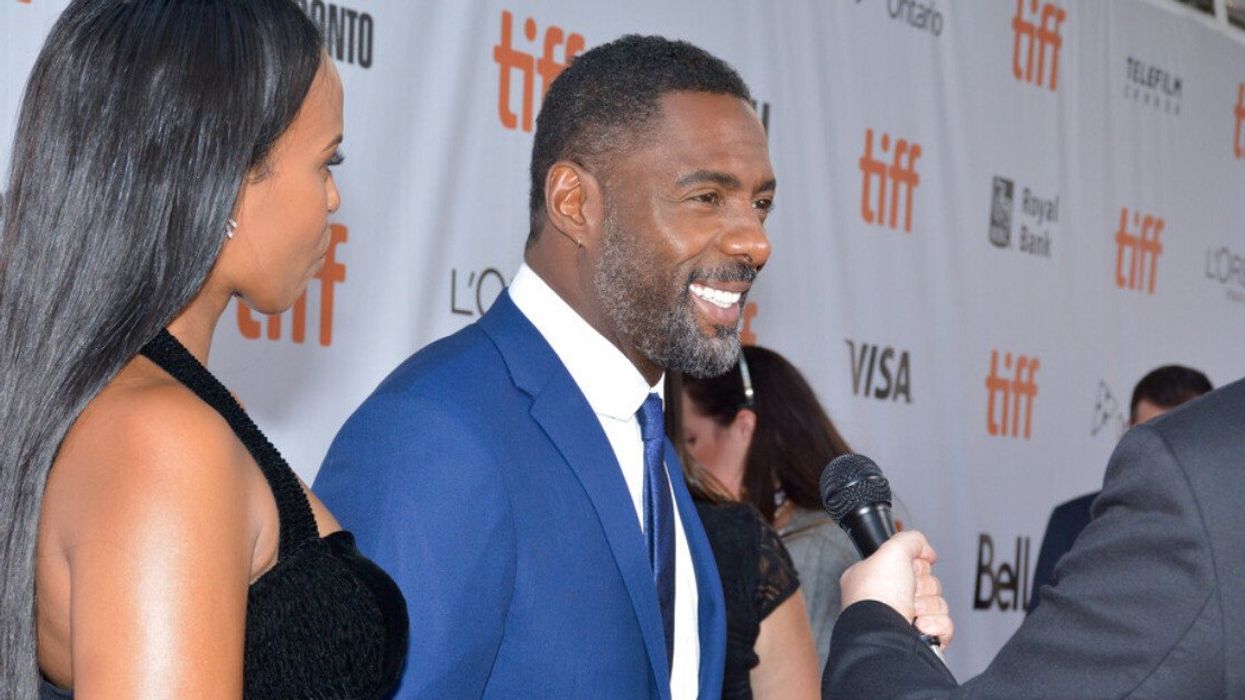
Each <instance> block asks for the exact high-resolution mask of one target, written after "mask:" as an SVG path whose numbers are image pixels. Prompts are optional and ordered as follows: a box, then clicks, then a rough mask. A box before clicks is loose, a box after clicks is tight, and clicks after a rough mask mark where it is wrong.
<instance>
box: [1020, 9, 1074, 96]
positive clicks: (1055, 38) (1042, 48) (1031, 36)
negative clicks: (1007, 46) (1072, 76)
mask: <svg viewBox="0 0 1245 700" xmlns="http://www.w3.org/2000/svg"><path fill="white" fill-rule="evenodd" d="M1067 16H1068V13H1067V11H1066V10H1064V9H1063V8H1061V7H1059V6H1058V5H1056V4H1054V3H1052V2H1039V0H1029V13H1028V17H1026V13H1025V0H1016V16H1015V17H1013V18H1012V31H1013V32H1015V37H1014V39H1013V41H1012V75H1014V76H1016V79H1017V80H1020V81H1023V82H1026V83H1033V84H1034V85H1036V86H1038V87H1042V85H1043V84H1045V85H1046V87H1048V88H1050V90H1051V91H1052V92H1054V91H1055V88H1056V87H1058V84H1059V48H1060V47H1061V46H1063V38H1062V37H1061V36H1060V35H1059V25H1060V24H1062V23H1063V21H1064V19H1066V18H1067ZM1035 19H1036V20H1037V21H1036V22H1034V21H1033V20H1035ZM1048 54H1049V56H1048ZM1048 58H1049V61H1048V60H1047V59H1048ZM1048 65H1049V66H1050V79H1049V81H1048V80H1047V72H1046V69H1047V66H1048Z"/></svg>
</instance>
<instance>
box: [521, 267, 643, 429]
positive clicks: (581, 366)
mask: <svg viewBox="0 0 1245 700" xmlns="http://www.w3.org/2000/svg"><path fill="white" fill-rule="evenodd" d="M509 292H510V299H511V301H513V302H514V305H515V306H517V307H518V308H519V311H521V312H523V315H524V316H526V317H527V319H528V320H529V321H531V322H532V325H534V326H536V330H537V331H539V332H540V334H541V335H542V336H544V338H545V340H546V341H548V343H549V345H550V346H551V347H552V348H553V352H554V353H555V354H556V355H557V356H558V359H560V360H561V361H562V364H563V365H565V366H566V369H567V371H568V372H570V373H571V378H572V379H574V380H575V384H577V385H578V386H579V390H580V391H582V392H583V394H584V397H585V398H587V399H588V405H589V406H591V407H592V411H593V412H594V413H596V414H598V415H606V416H609V417H611V418H614V419H616V420H623V421H625V420H630V419H632V418H634V417H635V414H636V411H638V410H640V405H641V404H643V403H644V399H646V398H648V395H649V394H650V393H652V392H656V393H657V395H658V396H661V395H662V380H661V379H658V380H657V385H656V386H652V387H650V386H649V385H648V383H647V382H645V381H644V375H642V374H640V371H639V370H638V369H636V367H635V365H633V364H631V360H628V359H627V357H626V355H623V354H622V351H621V350H619V349H618V348H617V347H615V346H614V344H613V343H611V342H610V341H608V340H606V338H605V336H603V335H601V334H600V333H598V332H597V330H596V329H595V328H593V327H592V326H591V325H590V324H589V323H588V322H587V321H585V320H584V318H583V317H582V316H580V315H579V313H578V312H576V311H575V310H574V309H572V308H571V306H570V305H569V304H567V303H566V301H564V300H563V299H562V297H560V296H558V293H557V292H555V291H553V288H552V287H550V286H549V284H548V283H546V282H545V281H544V280H543V279H541V277H540V275H538V274H536V271H535V270H533V269H532V268H530V267H528V266H527V263H523V264H522V265H520V266H519V271H518V272H517V273H516V274H515V276H514V281H513V282H511V283H510V288H509Z"/></svg>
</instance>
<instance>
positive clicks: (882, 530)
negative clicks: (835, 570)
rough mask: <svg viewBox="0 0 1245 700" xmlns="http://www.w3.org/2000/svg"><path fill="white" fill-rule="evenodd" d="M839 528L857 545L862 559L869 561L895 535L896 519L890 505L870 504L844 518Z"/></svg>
mask: <svg viewBox="0 0 1245 700" xmlns="http://www.w3.org/2000/svg"><path fill="white" fill-rule="evenodd" d="M839 526H840V527H842V528H843V529H844V530H846V531H847V536H848V537H850V538H851V539H852V544H854V545H856V551H858V552H860V558H861V559H868V558H869V556H870V555H872V554H873V553H874V552H876V551H878V547H881V546H882V543H883V542H885V541H886V540H889V539H890V538H891V535H893V534H895V518H894V517H893V516H892V515H891V506H890V504H889V503H870V504H868V505H864V506H861V507H859V508H857V509H856V510H854V511H852V512H851V513H848V514H847V515H845V516H843V519H842V520H840V521H839Z"/></svg>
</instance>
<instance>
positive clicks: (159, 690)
mask: <svg viewBox="0 0 1245 700" xmlns="http://www.w3.org/2000/svg"><path fill="white" fill-rule="evenodd" d="M133 404H134V405H133V406H131V407H129V408H127V409H126V410H125V411H119V412H118V415H115V416H106V417H105V416H97V417H95V419H94V420H93V424H94V427H93V429H91V430H89V431H84V432H78V433H76V434H75V435H73V437H72V444H70V443H71V441H67V443H66V445H64V446H63V447H62V456H63V458H64V461H63V462H62V463H60V464H58V467H63V468H64V469H63V472H62V474H59V475H57V479H56V483H55V488H56V489H57V490H58V492H57V494H56V499H57V501H58V502H59V503H60V505H61V506H63V507H62V508H60V509H59V512H57V513H56V514H55V515H52V516H50V517H51V521H50V522H49V523H48V524H49V526H50V528H51V529H50V530H49V531H48V532H47V533H45V534H47V535H48V536H50V537H54V538H56V546H55V547H54V551H59V552H61V553H62V554H63V556H64V561H65V564H66V566H67V568H68V572H69V582H70V587H71V588H70V591H71V595H70V619H71V624H72V639H71V644H70V649H71V656H72V673H73V677H72V685H73V690H74V693H75V697H77V698H79V699H80V700H91V699H92V698H122V697H124V698H167V697H194V698H238V697H240V696H241V694H242V686H243V682H242V669H243V646H244V639H245V623H246V597H247V586H248V583H249V580H250V576H251V568H252V559H253V555H254V539H255V534H256V524H257V519H256V516H255V514H254V513H252V512H251V509H252V508H253V506H252V505H251V504H253V503H254V502H255V501H254V500H252V499H249V498H248V494H249V490H248V489H249V488H251V486H252V485H253V482H252V481H250V479H249V477H250V476H251V474H250V472H251V471H253V470H254V466H253V465H252V464H251V463H250V462H249V461H248V459H247V457H246V453H245V451H244V449H243V448H242V446H241V445H240V444H239V443H238V442H237V440H236V439H235V438H234V436H233V434H232V433H231V432H230V431H229V429H228V427H227V426H226V425H225V424H224V423H223V421H221V420H220V418H219V416H217V415H216V414H215V413H214V412H212V411H211V409H210V408H208V407H207V406H205V405H203V404H202V403H201V402H199V401H198V400H197V399H194V398H193V397H190V396H189V394H188V393H187V392H185V391H184V390H182V389H181V388H180V387H178V388H176V389H159V390H155V391H152V392H150V395H149V396H146V397H144V400H143V401H141V402H138V401H135V402H133Z"/></svg>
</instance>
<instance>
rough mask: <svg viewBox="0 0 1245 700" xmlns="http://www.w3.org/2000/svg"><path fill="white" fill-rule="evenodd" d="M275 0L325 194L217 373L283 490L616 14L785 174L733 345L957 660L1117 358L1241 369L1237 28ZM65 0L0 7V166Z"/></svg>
mask: <svg viewBox="0 0 1245 700" xmlns="http://www.w3.org/2000/svg"><path fill="white" fill-rule="evenodd" d="M298 2H299V3H300V4H301V5H302V6H304V7H305V9H306V10H307V12H308V13H310V14H311V15H312V16H313V17H314V18H315V19H316V20H317V21H319V22H321V23H322V24H323V26H324V27H325V29H326V31H327V33H328V45H329V46H328V48H329V52H330V54H331V55H332V56H333V57H334V58H335V59H336V60H337V61H338V65H339V69H340V71H341V74H342V77H343V79H344V82H345V86H346V142H345V147H344V150H345V152H346V153H347V161H346V164H345V165H343V166H342V167H341V168H340V169H339V170H338V183H339V186H340V188H341V190H342V195H343V199H344V204H343V205H342V208H341V210H340V211H339V212H338V214H337V215H336V217H335V221H336V226H335V228H334V231H335V234H334V238H333V241H334V245H333V247H332V248H331V251H330V257H329V260H328V262H327V264H326V265H325V267H324V271H323V272H322V273H321V275H320V277H319V279H317V280H314V281H313V282H312V284H311V285H310V288H309V289H308V291H307V295H306V297H305V299H304V301H303V302H301V303H300V304H299V305H298V306H297V307H296V308H295V309H293V310H292V311H290V312H288V313H286V314H285V315H283V316H281V317H279V318H267V317H260V316H258V315H254V314H251V313H249V312H248V311H247V310H246V309H242V308H237V309H233V308H231V309H230V310H229V312H228V313H227V315H226V317H225V319H224V321H223V323H222V324H221V326H220V329H219V331H218V333H217V336H216V344H215V347H214V350H213V355H212V358H211V364H212V367H213V369H214V370H216V371H217V372H218V373H219V374H220V375H221V376H222V377H223V378H224V379H225V381H226V383H227V384H229V385H230V386H231V387H232V388H233V389H234V390H235V391H236V392H237V393H238V394H239V395H240V396H241V397H242V399H243V400H244V401H245V403H246V404H247V405H248V406H249V407H250V409H251V410H252V411H253V413H254V414H255V417H256V419H257V421H258V422H259V424H260V425H261V426H263V427H264V428H265V429H266V430H267V431H268V432H269V434H270V436H271V437H272V438H273V440H274V442H275V443H276V444H277V445H278V446H280V447H281V448H282V449H283V450H284V452H285V453H286V455H287V456H288V457H289V458H290V461H291V462H292V463H293V464H294V465H295V467H296V469H297V470H298V471H299V473H300V474H301V475H302V476H303V477H304V478H305V479H307V480H308V481H310V480H312V479H313V478H314V476H315V473H316V469H317V468H318V465H319V463H320V460H321V458H322V456H323V454H324V452H325V450H326V448H327V446H328V444H329V441H330V440H331V439H332V437H333V435H334V433H335V432H336V430H337V428H338V426H340V425H341V423H342V422H343V421H344V420H345V418H346V416H347V415H348V414H349V413H350V411H351V410H352V409H353V408H354V407H355V406H356V405H357V404H358V403H359V402H360V401H361V400H362V399H363V398H364V397H365V396H366V395H367V394H368V392H369V391H370V390H371V389H372V387H373V386H374V385H375V384H376V383H377V382H378V381H379V380H380V379H381V378H382V377H383V376H384V375H385V374H386V373H387V372H388V371H389V370H390V369H391V368H392V367H393V366H394V365H395V364H397V363H398V362H399V361H400V360H401V359H403V358H404V357H406V356H407V355H408V354H409V353H411V352H412V351H414V350H416V349H418V348H420V347H421V346H423V345H425V344H426V343H428V342H430V341H432V340H434V339H436V338H438V337H441V336H443V335H446V334H448V333H452V332H454V331H455V330H457V329H459V328H461V327H462V326H464V325H465V324H468V323H471V322H472V321H473V320H474V319H476V318H478V317H479V316H480V314H481V313H482V312H483V310H485V309H486V308H488V306H489V304H490V303H491V301H492V300H493V299H494V297H495V296H496V295H497V293H498V292H499V291H500V290H501V289H502V288H503V286H504V285H505V284H506V283H507V282H508V281H509V280H510V279H511V278H512V276H513V274H514V272H515V270H516V268H517V266H518V264H519V262H520V258H521V254H522V250H523V241H524V237H525V235H526V230H527V225H526V221H527V209H526V202H527V192H528V179H527V165H528V156H529V151H530V148H531V140H532V134H531V129H532V124H533V118H534V114H535V112H536V111H537V110H538V109H539V106H540V99H541V96H542V94H543V91H544V88H545V86H546V85H547V84H548V82H549V81H550V80H551V79H552V77H553V76H554V75H556V73H557V71H559V70H560V69H561V68H562V66H563V65H564V64H565V62H566V61H567V59H568V58H569V57H571V56H573V55H574V54H576V53H578V52H581V51H583V50H584V49H585V48H586V47H591V46H593V45H596V44H599V43H602V42H605V41H608V40H610V39H612V38H614V37H617V36H619V35H620V34H623V33H627V32H641V33H660V34H664V35H666V36H670V37H678V38H684V39H687V40H690V41H692V42H694V43H696V44H699V45H701V46H703V47H705V48H707V49H709V50H710V51H712V52H714V53H716V54H718V55H720V56H722V57H724V58H726V59H727V60H728V61H730V62H731V63H732V64H733V65H734V66H735V67H736V68H738V70H739V71H740V72H741V73H742V74H743V76H744V77H745V79H746V80H747V81H748V83H749V84H750V85H751V87H752V89H753V91H754V94H755V96H756V98H757V100H758V105H757V107H758V112H759V113H760V114H761V116H762V118H763V119H764V121H765V122H766V125H767V128H768V130H769V134H770V139H771V144H772V152H773V161H774V165H775V168H776V170H777V173H778V178H779V182H780V183H781V184H780V187H779V194H778V198H777V210H776V212H775V214H774V215H773V217H772V218H771V219H770V225H769V229H770V234H771V237H772V239H773V244H774V255H773V258H772V260H771V262H770V264H769V265H768V267H767V268H766V270H765V271H764V272H763V273H762V274H761V277H760V278H759V280H758V284H757V287H756V289H755V293H754V302H753V303H751V304H750V308H749V310H748V313H747V319H748V320H747V327H746V329H745V330H746V333H747V338H748V339H749V340H750V341H752V342H758V343H761V344H764V345H767V346H770V347H773V348H775V349H777V350H779V351H781V352H783V353H784V354H786V355H787V356H789V357H790V358H792V360H793V361H794V362H795V363H796V364H797V365H798V366H799V367H800V368H801V369H802V370H803V371H804V372H805V373H806V374H807V376H808V377H809V378H810V380H811V381H812V382H813V384H814V386H815V387H816V389H817V390H818V392H819V394H820V396H821V398H822V400H823V401H824V402H825V404H826V405H827V406H828V408H829V410H830V412H831V415H832V416H833V418H834V419H835V421H836V422H837V423H838V424H839V426H840V427H841V428H842V430H843V432H844V434H845V435H846V436H847V438H848V440H849V441H850V442H851V443H852V444H853V445H854V446H855V447H856V448H857V449H859V450H860V451H862V452H865V453H866V454H869V455H871V456H873V457H874V458H875V459H876V460H877V461H878V462H879V463H880V464H881V465H882V466H883V468H884V469H885V470H886V471H887V473H888V475H890V477H891V479H892V482H893V483H894V484H895V486H896V489H897V491H898V492H899V493H901V494H902V497H903V500H904V501H905V503H906V505H907V507H908V509H909V510H910V512H911V515H912V520H913V521H914V524H915V525H916V526H918V527H920V528H922V529H924V530H926V531H927V532H928V533H929V534H930V535H931V537H932V539H933V541H934V543H935V544H936V546H937V547H938V549H939V550H940V553H941V561H940V564H939V567H938V568H939V570H940V575H941V577H942V579H943V581H944V582H945V585H946V591H947V597H948V598H949V600H950V601H951V605H952V610H953V613H954V615H955V617H956V619H957V622H958V629H959V633H958V639H957V643H956V645H955V646H954V647H953V648H952V649H951V653H950V654H949V656H948V660H949V662H950V664H951V666H952V668H953V670H955V671H956V673H957V674H958V675H960V676H961V677H964V676H966V675H968V674H973V673H976V672H978V671H980V670H981V669H982V668H984V666H985V665H986V664H987V663H988V661H989V660H990V658H991V657H992V656H993V654H994V653H995V651H996V650H997V649H998V647H999V646H1000V645H1001V644H1002V642H1003V641H1004V640H1005V639H1006V638H1007V637H1008V636H1009V635H1010V634H1011V632H1012V631H1013V630H1014V629H1015V627H1016V626H1017V625H1018V624H1019V623H1020V621H1021V619H1022V615H1023V613H1022V612H1019V611H1018V610H1019V609H1020V608H1022V607H1023V604H1024V602H1025V600H1026V598H1027V597H1028V592H1027V591H1028V588H1029V585H1030V581H1031V572H1032V569H1033V565H1034V563H1035V561H1036V558H1037V550H1038V547H1039V545H1040V540H1041V535H1042V530H1043V528H1044V525H1045V522H1046V517H1047V515H1048V513H1049V511H1050V508H1051V507H1052V506H1053V505H1054V504H1056V503H1057V502H1060V501H1063V500H1066V499H1068V498H1071V497H1073V496H1077V495H1080V494H1082V493H1085V492H1088V491H1091V490H1093V489H1095V488H1097V486H1098V485H1099V483H1100V481H1101V476H1102V472H1103V469H1104V467H1105V464H1106V459H1107V456H1108V455H1109V453H1110V451H1111V449H1112V447H1113V445H1114V443H1115V441H1116V440H1117V439H1118V438H1119V436H1120V434H1121V432H1122V430H1123V423H1124V420H1125V414H1126V413H1127V402H1128V396H1129V392H1130V391H1131V387H1132V385H1133V383H1134V382H1135V381H1136V380H1137V379H1138V378H1139V377H1140V376H1141V375H1142V374H1143V373H1144V372H1146V371H1147V370H1149V369H1151V368H1152V367H1154V366H1157V365H1159V364H1162V363H1167V362H1180V363H1184V364H1189V365H1192V366H1195V367H1198V368H1201V369H1203V370H1204V371H1206V372H1207V373H1208V374H1209V375H1210V377H1211V379H1212V380H1213V381H1214V382H1215V383H1216V384H1222V383H1225V382H1227V381H1229V380H1231V379H1234V378H1236V377H1238V376H1240V375H1242V374H1245V369H1243V365H1245V363H1243V359H1245V358H1243V355H1242V353H1243V350H1242V348H1243V347H1245V226H1243V224H1242V222H1243V221H1245V196H1243V193H1245V126H1243V122H1245V43H1243V42H1242V39H1243V38H1245V37H1242V36H1239V33H1236V34H1238V35H1237V36H1233V34H1234V32H1233V31H1232V30H1229V29H1226V28H1223V27H1220V26H1217V25H1215V24H1214V23H1213V22H1211V21H1209V20H1206V19H1204V18H1202V17H1199V16H1195V15H1194V14H1193V13H1191V12H1189V11H1187V10H1185V9H1184V8H1182V7H1178V6H1176V5H1174V4H1167V3H1165V2H1162V0H1152V1H1143V0H1115V1H1112V2H1096V1H1092V0H1080V1H1074V0H1057V1H1052V0H1017V1H1016V2H1011V1H1010V0H978V1H963V2H950V1H948V0H855V1H848V0H834V1H831V2H827V1H825V0H800V1H796V0H789V1H787V2H782V3H767V2H757V1H755V0H729V1H727V0H695V1H692V0H687V1H683V2H670V1H668V0H636V1H635V2H628V3H615V2H608V3H607V2H583V1H582V0H576V1H572V0H496V1H494V0H482V1H479V2H431V1H413V0H343V1H342V2H326V1H323V0H298ZM64 4H65V3H64V1H63V0H0V26H2V27H3V32H4V34H3V35H4V37H5V38H4V41H3V43H2V45H0V56H2V60H3V73H2V76H0V138H2V142H3V146H0V156H3V160H4V161H5V162H6V163H7V160H8V153H9V148H10V144H9V142H10V140H11V136H10V135H11V134H12V129H13V122H14V118H15V114H16V110H17V103H18V101H19V99H20V94H21V89H22V86H23V84H24V81H25V77H26V74H27V73H28V71H29V68H30V65H31V63H32V62H33V59H34V56H35V54H36V52H37V50H38V47H39V46H40V44H41V43H42V41H43V36H44V35H45V33H46V32H47V29H48V28H49V27H50V25H51V23H52V21H53V20H54V18H55V16H56V14H57V13H58V12H59V10H60V9H61V8H62V7H63V6H64ZM347 525H348V523H347ZM417 640H418V636H416V642H417V643H418V641H417Z"/></svg>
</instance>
